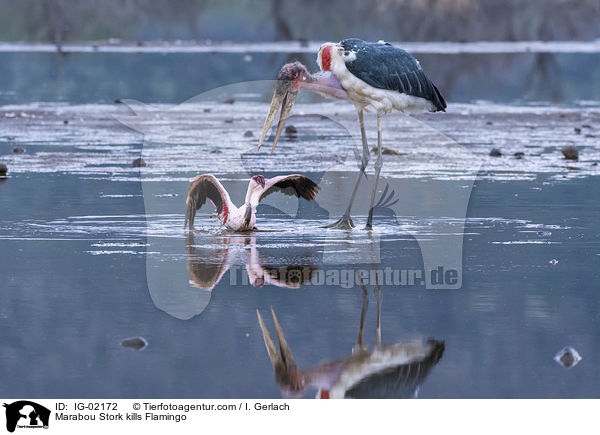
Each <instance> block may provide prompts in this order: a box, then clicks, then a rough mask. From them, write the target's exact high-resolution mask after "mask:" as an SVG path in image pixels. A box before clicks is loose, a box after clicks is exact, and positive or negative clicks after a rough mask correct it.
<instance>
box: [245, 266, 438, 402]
mask: <svg viewBox="0 0 600 435" xmlns="http://www.w3.org/2000/svg"><path fill="white" fill-rule="evenodd" d="M357 278H358V281H359V284H360V286H361V289H362V295H363V300H362V309H361V316H360V324H359V328H358V338H357V342H356V346H355V347H354V348H353V349H352V353H351V355H349V356H348V357H346V358H341V359H337V360H334V361H327V362H324V363H321V364H318V365H316V366H314V367H310V368H308V369H300V368H298V367H297V366H296V363H295V361H294V358H293V357H292V352H291V350H290V347H289V345H288V344H287V342H286V340H285V337H284V334H283V329H282V328H281V325H280V324H279V321H278V319H277V315H276V314H275V311H274V310H273V308H272V307H271V314H272V316H273V323H274V325H275V332H276V334H277V341H278V342H279V351H278V350H277V347H276V346H275V344H274V342H273V340H272V339H271V336H270V334H269V330H268V329H267V327H266V325H265V323H264V320H263V318H262V316H261V314H260V312H259V311H258V310H257V311H256V314H257V316H258V322H259V325H260V328H261V330H262V334H263V338H264V341H265V346H266V348H267V353H268V355H269V359H270V360H271V363H272V365H273V369H274V371H275V379H276V382H277V384H278V385H279V387H280V389H281V392H282V393H283V395H284V396H302V395H303V394H304V392H305V390H306V389H307V388H308V387H316V388H317V389H318V393H317V398H321V399H329V398H332V399H333V398H365V399H366V398H396V399H401V398H416V397H417V394H418V391H419V386H420V385H421V384H422V383H423V382H424V381H425V379H426V378H427V376H428V375H429V373H430V371H431V370H432V369H433V367H435V365H436V364H437V363H438V362H439V361H440V359H441V358H442V355H443V354H444V342H443V341H437V340H433V339H429V340H427V341H426V342H410V343H402V342H399V343H396V344H392V345H382V344H381V289H380V287H379V283H378V282H376V284H375V295H376V297H377V338H376V346H375V347H374V348H373V349H371V350H369V348H368V346H365V345H364V344H363V327H364V322H365V317H366V312H367V307H368V304H369V302H368V300H369V297H368V292H367V289H366V286H365V284H364V283H363V281H362V280H361V278H360V276H359V275H358V274H357Z"/></svg>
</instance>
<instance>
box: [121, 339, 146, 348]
mask: <svg viewBox="0 0 600 435" xmlns="http://www.w3.org/2000/svg"><path fill="white" fill-rule="evenodd" d="M121 346H123V347H128V348H130V349H135V350H142V349H143V348H145V347H146V346H148V342H147V341H146V339H145V338H144V337H131V338H126V339H125V340H123V341H122V342H121Z"/></svg>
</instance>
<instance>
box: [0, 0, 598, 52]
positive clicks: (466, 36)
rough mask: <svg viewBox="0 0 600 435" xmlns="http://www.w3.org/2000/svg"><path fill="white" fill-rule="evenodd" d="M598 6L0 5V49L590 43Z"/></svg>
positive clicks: (538, 2) (433, 0)
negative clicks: (108, 44)
mask: <svg viewBox="0 0 600 435" xmlns="http://www.w3.org/2000/svg"><path fill="white" fill-rule="evenodd" d="M599 23H600V1H599V0H372V1H364V0H329V1H323V0H302V1H298V0H239V1H233V0H222V1H218V0H171V1H166V0H102V1H98V0H76V1H73V0H0V40H2V41H45V42H56V43H60V42H63V41H84V40H105V39H109V38H119V39H123V40H133V41H136V40H174V39H185V40H207V39H208V40H214V41H234V42H243V41H272V40H291V39H300V40H303V39H307V40H339V39H343V38H345V37H349V36H356V37H361V38H364V39H372V40H378V39H382V38H383V39H386V40H397V41H443V40H448V41H477V40H490V41H494V40H496V41H497V40H508V41H510V40H538V39H539V40H565V39H578V40H590V39H596V38H600V25H599Z"/></svg>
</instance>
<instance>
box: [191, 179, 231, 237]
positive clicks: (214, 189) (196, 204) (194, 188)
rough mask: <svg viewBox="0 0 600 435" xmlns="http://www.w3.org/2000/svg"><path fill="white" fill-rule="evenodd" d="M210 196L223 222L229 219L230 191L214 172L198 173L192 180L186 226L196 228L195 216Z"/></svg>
mask: <svg viewBox="0 0 600 435" xmlns="http://www.w3.org/2000/svg"><path fill="white" fill-rule="evenodd" d="M206 198H208V199H209V200H210V201H211V202H212V203H213V205H214V206H215V208H216V209H217V214H218V215H219V217H220V218H221V221H222V222H225V221H226V220H227V215H228V214H229V204H230V203H231V200H230V198H229V193H227V191H226V190H225V188H224V187H223V185H222V184H221V183H220V181H219V180H217V178H216V177H215V176H214V175H212V174H203V175H198V176H197V177H194V178H192V181H191V182H190V190H189V192H188V196H187V201H186V204H187V208H186V211H185V224H184V228H185V227H188V226H189V228H190V229H192V228H194V218H195V217H196V211H198V209H199V208H200V207H202V206H203V205H204V203H205V202H206Z"/></svg>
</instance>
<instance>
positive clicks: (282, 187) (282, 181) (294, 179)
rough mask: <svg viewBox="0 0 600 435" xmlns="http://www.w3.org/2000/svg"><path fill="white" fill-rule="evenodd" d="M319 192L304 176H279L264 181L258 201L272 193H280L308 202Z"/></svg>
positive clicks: (312, 182) (313, 183)
mask: <svg viewBox="0 0 600 435" xmlns="http://www.w3.org/2000/svg"><path fill="white" fill-rule="evenodd" d="M319 190H321V188H320V187H319V186H317V185H316V184H315V182H314V181H312V180H311V179H310V178H308V177H305V176H304V175H298V174H293V175H281V176H279V177H273V178H269V179H267V180H266V182H265V187H264V190H263V193H262V194H261V196H260V199H261V200H262V199H263V198H265V197H266V196H267V195H270V194H271V193H273V192H281V193H283V194H285V195H290V196H291V195H295V196H297V197H298V198H304V199H307V200H309V201H310V200H312V199H315V196H317V193H319Z"/></svg>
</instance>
